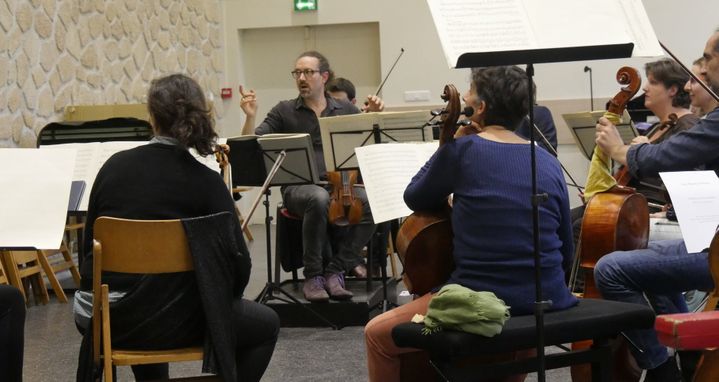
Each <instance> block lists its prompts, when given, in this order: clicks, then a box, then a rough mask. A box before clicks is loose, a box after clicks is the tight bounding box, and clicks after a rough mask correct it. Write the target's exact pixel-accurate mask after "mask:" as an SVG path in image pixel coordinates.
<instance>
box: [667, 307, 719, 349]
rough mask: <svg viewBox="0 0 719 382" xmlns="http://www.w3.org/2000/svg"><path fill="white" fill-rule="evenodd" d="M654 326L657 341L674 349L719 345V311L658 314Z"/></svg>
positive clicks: (704, 347)
mask: <svg viewBox="0 0 719 382" xmlns="http://www.w3.org/2000/svg"><path fill="white" fill-rule="evenodd" d="M654 328H655V329H656V331H657V336H658V337H659V342H661V343H662V344H664V345H666V346H669V347H672V348H675V349H685V350H692V349H694V350H698V349H706V348H713V347H719V311H712V312H699V313H678V314H663V315H659V316H657V319H656V321H655V322H654Z"/></svg>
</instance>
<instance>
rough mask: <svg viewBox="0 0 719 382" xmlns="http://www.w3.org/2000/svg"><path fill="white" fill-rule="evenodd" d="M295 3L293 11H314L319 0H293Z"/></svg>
mask: <svg viewBox="0 0 719 382" xmlns="http://www.w3.org/2000/svg"><path fill="white" fill-rule="evenodd" d="M293 1H294V3H295V11H297V12H303V11H316V10H317V1H319V0H293Z"/></svg>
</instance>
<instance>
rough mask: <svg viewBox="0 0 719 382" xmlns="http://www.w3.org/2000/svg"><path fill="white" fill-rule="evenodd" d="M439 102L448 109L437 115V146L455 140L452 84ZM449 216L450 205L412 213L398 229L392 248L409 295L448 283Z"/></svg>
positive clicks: (456, 103)
mask: <svg viewBox="0 0 719 382" xmlns="http://www.w3.org/2000/svg"><path fill="white" fill-rule="evenodd" d="M442 99H443V100H444V101H445V102H447V106H446V107H445V108H444V110H442V112H441V114H440V115H441V116H442V119H441V121H440V125H441V130H440V137H439V144H440V146H441V145H442V144H444V143H447V142H451V141H452V140H453V139H454V134H455V132H456V130H457V120H458V119H459V116H460V114H461V110H460V108H461V105H460V97H459V92H458V91H457V89H456V88H455V87H454V85H446V86H445V87H444V92H443V93H442ZM450 213H451V210H450V207H449V204H447V206H446V207H445V208H444V209H442V210H441V211H431V212H430V211H422V212H414V213H412V214H411V215H410V216H409V217H407V219H406V220H405V221H404V223H402V226H401V227H400V228H399V232H398V233H397V238H396V239H395V245H396V246H397V253H398V254H399V259H400V261H401V262H402V267H403V268H404V272H403V280H404V283H405V285H406V286H407V290H408V291H409V292H410V293H412V294H416V295H423V294H425V293H428V292H429V291H431V290H432V289H433V288H434V287H436V286H438V285H441V284H442V283H443V282H445V281H447V279H448V278H449V275H450V274H451V273H452V270H453V269H454V260H453V258H452V250H453V248H454V247H453V244H452V239H453V237H454V234H453V233H452V222H451V220H450Z"/></svg>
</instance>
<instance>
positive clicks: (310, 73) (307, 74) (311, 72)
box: [290, 69, 320, 80]
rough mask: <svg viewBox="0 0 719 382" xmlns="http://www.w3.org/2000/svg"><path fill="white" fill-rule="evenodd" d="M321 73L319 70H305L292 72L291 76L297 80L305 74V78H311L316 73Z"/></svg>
mask: <svg viewBox="0 0 719 382" xmlns="http://www.w3.org/2000/svg"><path fill="white" fill-rule="evenodd" d="M319 72H320V71H319V70H312V69H305V70H299V69H295V70H293V71H291V72H290V74H291V75H292V78H294V79H296V80H297V79H299V78H300V76H301V75H303V74H304V75H305V78H309V77H310V76H313V75H314V74H315V73H319Z"/></svg>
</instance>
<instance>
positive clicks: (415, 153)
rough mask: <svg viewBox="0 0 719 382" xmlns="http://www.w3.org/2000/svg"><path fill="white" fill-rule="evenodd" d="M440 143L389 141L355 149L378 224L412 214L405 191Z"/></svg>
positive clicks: (368, 197)
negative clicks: (406, 201)
mask: <svg viewBox="0 0 719 382" xmlns="http://www.w3.org/2000/svg"><path fill="white" fill-rule="evenodd" d="M438 145H439V143H438V142H428V143H387V144H380V145H369V146H362V147H357V148H355V153H356V155H357V161H358V162H359V167H360V170H361V171H362V180H363V181H364V186H365V190H366V191H367V199H368V201H369V204H370V208H371V209H372V217H373V218H374V222H375V224H377V223H382V222H385V221H388V220H392V219H397V218H401V217H405V216H408V215H410V214H411V213H412V210H410V209H409V207H407V205H406V204H405V203H404V190H405V189H406V188H407V185H408V184H409V182H410V181H411V180H412V177H414V176H415V174H417V172H418V171H419V169H420V168H422V166H424V164H425V163H427V160H429V158H430V157H431V156H432V154H434V152H435V151H437V147H438Z"/></svg>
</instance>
